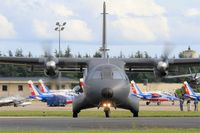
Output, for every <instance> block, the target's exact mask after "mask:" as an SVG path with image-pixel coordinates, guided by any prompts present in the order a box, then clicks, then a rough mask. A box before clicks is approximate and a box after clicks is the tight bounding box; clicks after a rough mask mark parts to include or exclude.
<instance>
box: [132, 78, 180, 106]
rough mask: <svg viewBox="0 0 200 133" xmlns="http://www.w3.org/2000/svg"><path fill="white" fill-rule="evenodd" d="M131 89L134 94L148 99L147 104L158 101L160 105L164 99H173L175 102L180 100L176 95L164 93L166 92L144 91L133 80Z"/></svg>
mask: <svg viewBox="0 0 200 133" xmlns="http://www.w3.org/2000/svg"><path fill="white" fill-rule="evenodd" d="M130 86H131V89H132V92H133V94H132V95H134V96H137V97H139V98H141V99H143V100H146V101H147V102H146V105H149V104H150V103H151V102H157V105H160V104H161V102H164V101H172V104H174V101H175V100H178V98H176V97H175V96H173V95H171V94H169V93H164V92H142V91H141V89H140V88H139V87H138V86H137V84H136V83H135V82H134V81H133V80H132V81H131V84H130Z"/></svg>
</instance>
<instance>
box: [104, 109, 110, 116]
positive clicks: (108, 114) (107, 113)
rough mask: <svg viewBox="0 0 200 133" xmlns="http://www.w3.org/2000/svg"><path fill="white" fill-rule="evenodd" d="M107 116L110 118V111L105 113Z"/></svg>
mask: <svg viewBox="0 0 200 133" xmlns="http://www.w3.org/2000/svg"><path fill="white" fill-rule="evenodd" d="M105 116H106V118H109V117H110V111H109V110H106V111H105Z"/></svg>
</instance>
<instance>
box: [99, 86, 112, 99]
mask: <svg viewBox="0 0 200 133" xmlns="http://www.w3.org/2000/svg"><path fill="white" fill-rule="evenodd" d="M101 95H102V97H104V98H112V96H113V90H112V89H111V88H104V89H102V91H101Z"/></svg>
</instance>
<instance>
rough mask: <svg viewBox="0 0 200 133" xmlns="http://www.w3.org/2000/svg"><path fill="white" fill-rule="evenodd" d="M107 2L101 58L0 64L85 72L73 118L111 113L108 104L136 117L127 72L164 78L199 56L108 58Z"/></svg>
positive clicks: (199, 61) (16, 59)
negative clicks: (93, 112)
mask: <svg viewBox="0 0 200 133" xmlns="http://www.w3.org/2000/svg"><path fill="white" fill-rule="evenodd" d="M106 14H107V13H106V4H105V2H104V4H103V39H102V40H103V42H102V47H101V48H100V51H101V52H102V58H61V57H59V58H55V57H53V56H50V55H49V56H48V57H44V58H25V57H22V58H21V57H0V64H2V63H11V64H20V65H22V64H24V65H26V66H28V67H30V68H31V70H33V71H34V68H35V67H38V66H40V67H41V68H43V69H44V73H45V74H46V75H48V76H50V77H55V76H57V75H58V74H59V72H62V71H65V72H69V71H78V72H83V71H84V78H83V83H84V87H83V93H82V94H81V95H78V96H76V97H75V98H74V101H73V109H72V111H73V117H78V113H79V112H80V111H81V110H83V109H87V108H93V107H98V108H100V107H103V108H104V112H105V116H106V117H109V116H110V107H114V108H123V109H127V110H130V111H131V112H132V113H133V116H134V117H138V112H139V99H138V98H137V97H136V96H132V95H131V94H132V91H131V89H130V81H129V79H128V77H127V75H126V72H129V73H130V72H134V71H137V72H145V71H151V72H154V74H155V75H156V76H157V77H164V76H166V75H167V74H168V72H170V68H172V66H173V67H176V66H178V65H199V64H200V59H169V58H168V55H167V54H166V53H165V55H164V56H163V57H162V58H160V59H158V58H156V59H154V58H150V59H147V58H142V59H141V58H140V59H139V58H120V59H119V58H108V56H107V52H108V49H107V45H106Z"/></svg>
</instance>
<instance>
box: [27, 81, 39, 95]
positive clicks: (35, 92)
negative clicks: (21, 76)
mask: <svg viewBox="0 0 200 133" xmlns="http://www.w3.org/2000/svg"><path fill="white" fill-rule="evenodd" d="M28 87H29V89H30V91H31V95H32V96H36V95H42V93H41V92H40V91H39V89H38V88H37V87H36V86H35V85H34V84H33V81H31V80H29V81H28Z"/></svg>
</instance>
